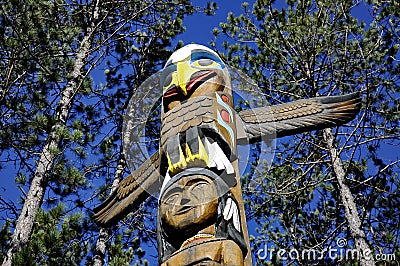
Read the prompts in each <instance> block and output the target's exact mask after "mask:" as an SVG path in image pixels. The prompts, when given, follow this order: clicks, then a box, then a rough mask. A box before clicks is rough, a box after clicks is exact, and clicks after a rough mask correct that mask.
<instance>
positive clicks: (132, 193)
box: [94, 93, 361, 226]
mask: <svg viewBox="0 0 400 266" xmlns="http://www.w3.org/2000/svg"><path fill="white" fill-rule="evenodd" d="M198 102H199V103H200V102H201V101H198ZM201 104H202V105H206V106H205V107H207V108H210V107H209V106H208V105H209V104H208V102H207V101H204V99H203V102H201ZM360 107H361V99H360V97H359V95H358V93H354V94H348V95H344V96H327V97H317V98H311V99H305V100H299V101H295V102H290V103H285V104H281V105H276V106H271V107H262V108H255V109H250V110H244V111H241V112H240V113H239V114H238V115H237V116H236V126H237V133H238V134H237V137H238V142H242V143H244V142H247V141H249V142H256V141H259V140H260V139H261V137H263V136H270V137H274V138H278V137H283V136H288V135H293V134H297V133H301V132H305V131H310V130H316V129H322V128H326V127H334V126H338V125H341V124H344V123H346V122H348V121H350V120H351V119H353V118H354V117H355V116H356V115H357V113H358V112H359V110H360ZM196 108H198V109H202V108H200V105H197V106H196ZM203 115H204V117H201V116H200V117H196V116H192V119H196V118H197V119H200V120H199V122H197V124H201V123H202V122H203V123H208V122H209V121H208V120H207V118H208V116H207V115H205V114H204V113H203ZM177 117H180V116H177ZM202 119H205V120H204V121H203V120H202ZM206 120H207V121H206ZM170 122H171V124H173V123H172V121H170ZM175 122H176V121H175ZM187 122H188V121H186V123H187ZM180 123H184V120H182V121H181V122H180ZM180 123H178V124H174V126H173V127H172V126H170V127H168V128H164V129H163V130H165V131H167V132H168V131H171V132H172V131H174V130H177V128H179V127H178V125H182V124H180ZM192 123H193V122H192V121H191V123H190V125H192ZM194 124H196V123H194ZM197 124H196V125H197ZM192 126H193V125H192ZM164 133H166V132H164ZM166 135H170V134H166ZM159 153H160V152H156V153H155V154H153V156H151V157H150V158H149V159H148V160H147V161H146V162H144V163H143V164H142V165H141V166H140V167H139V168H138V169H137V170H136V171H135V172H134V173H133V174H131V175H130V176H128V177H127V178H125V179H124V180H122V181H121V182H120V183H119V185H118V188H117V189H116V190H115V191H114V192H112V194H111V195H110V197H109V198H108V199H107V200H106V201H104V202H103V203H102V204H101V205H99V206H98V207H97V208H95V210H94V211H95V214H94V220H95V221H96V222H97V223H98V224H100V225H103V226H109V225H112V224H114V223H116V222H117V221H118V220H119V219H120V218H121V217H123V216H124V215H126V214H127V213H129V212H130V211H131V210H132V209H134V207H135V206H138V205H139V204H140V203H142V202H143V201H144V200H146V198H147V197H148V196H149V193H150V192H151V191H153V192H155V191H158V190H159V188H160V187H161V184H162V177H161V176H160V174H159V172H160V171H159V170H160V169H159V167H160V158H159ZM227 214H228V213H227Z"/></svg>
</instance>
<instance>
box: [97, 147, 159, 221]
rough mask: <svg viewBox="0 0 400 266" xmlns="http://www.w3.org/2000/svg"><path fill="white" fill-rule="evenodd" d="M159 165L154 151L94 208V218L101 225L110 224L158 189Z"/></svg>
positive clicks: (157, 154) (157, 156) (157, 155)
mask: <svg viewBox="0 0 400 266" xmlns="http://www.w3.org/2000/svg"><path fill="white" fill-rule="evenodd" d="M159 167H160V162H159V153H158V152H156V153H154V154H153V155H152V156H151V157H150V158H149V159H147V160H146V161H145V162H144V163H143V164H142V165H141V166H140V167H139V168H138V169H137V170H136V171H135V172H133V174H131V175H130V176H128V177H127V178H125V179H124V180H122V181H121V182H120V183H119V185H118V188H117V189H115V190H114V191H113V192H112V193H111V195H110V196H109V197H108V198H107V199H106V200H105V201H104V202H103V203H102V204H100V205H99V206H98V207H96V208H95V209H94V212H95V214H94V217H93V218H94V220H95V221H96V222H97V223H98V224H100V225H103V226H109V225H112V224H114V223H116V222H117V221H118V220H119V219H120V218H122V217H123V216H124V215H126V214H128V213H129V212H130V211H132V209H133V208H134V207H135V206H137V205H139V204H140V203H142V202H143V201H144V200H146V198H147V197H148V196H149V194H151V193H152V192H155V191H158V189H159V187H160V186H161V184H162V180H161V176H160V174H159Z"/></svg>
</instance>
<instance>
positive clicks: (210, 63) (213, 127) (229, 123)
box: [94, 44, 361, 226]
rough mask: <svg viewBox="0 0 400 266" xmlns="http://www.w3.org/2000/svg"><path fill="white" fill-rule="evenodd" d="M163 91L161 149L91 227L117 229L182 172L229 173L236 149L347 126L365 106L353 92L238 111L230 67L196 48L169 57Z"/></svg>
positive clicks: (115, 193)
mask: <svg viewBox="0 0 400 266" xmlns="http://www.w3.org/2000/svg"><path fill="white" fill-rule="evenodd" d="M160 87H161V88H162V91H163V93H162V107H161V108H162V110H161V132H160V146H159V150H158V151H157V152H155V153H154V154H153V155H152V156H150V158H148V159H147V161H145V162H144V163H143V164H142V165H141V166H140V167H139V168H138V169H136V170H135V171H134V172H133V173H132V174H131V175H129V176H128V177H127V178H125V179H124V180H122V181H121V182H120V183H119V185H118V187H117V188H116V189H115V190H114V191H113V192H112V193H111V195H110V196H109V198H108V199H106V200H105V201H104V202H103V203H102V204H101V205H99V206H98V207H97V208H95V210H94V212H95V214H94V220H95V221H96V222H97V223H98V224H100V225H103V226H109V225H112V224H114V223H116V222H117V221H118V220H119V219H121V218H122V217H123V216H124V215H126V214H127V213H129V212H130V211H132V209H133V208H134V207H135V206H137V205H138V204H140V203H141V202H143V201H144V200H145V199H146V198H147V197H148V196H149V194H148V191H155V190H160V189H161V191H162V190H163V187H165V184H166V183H167V182H168V180H171V179H172V178H173V177H174V176H176V175H178V174H179V173H181V172H182V171H185V169H190V168H203V169H208V170H211V171H214V172H216V173H220V172H221V171H225V172H226V173H228V174H230V173H231V172H233V171H234V168H233V166H232V161H234V160H235V159H236V158H237V154H236V148H235V147H236V145H237V144H238V143H254V142H257V141H260V140H262V138H263V137H265V136H272V137H274V138H279V137H283V136H288V135H293V134H298V133H302V132H306V131H311V130H317V129H322V128H326V127H334V126H338V125H342V124H344V123H346V122H348V121H350V120H352V119H353V118H354V117H355V116H356V115H357V113H358V112H359V110H360V107H361V99H360V97H359V95H358V94H357V93H353V94H348V95H344V96H325V97H316V98H310V99H303V100H298V101H294V102H289V103H285V104H280V105H275V106H268V107H260V108H254V109H248V110H243V111H240V112H235V109H234V108H233V107H234V97H233V96H232V88H231V80H230V73H229V71H228V68H227V66H226V65H225V64H224V63H223V61H222V60H221V58H220V57H219V56H218V54H217V53H216V52H214V51H213V50H211V49H209V48H207V47H205V46H201V45H197V44H190V45H187V46H185V47H183V48H181V49H179V50H178V51H176V52H174V53H173V54H172V55H171V57H170V59H169V60H168V61H167V63H166V64H165V67H164V69H163V70H162V74H161V79H160Z"/></svg>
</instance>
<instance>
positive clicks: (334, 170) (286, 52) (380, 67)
mask: <svg viewBox="0 0 400 266" xmlns="http://www.w3.org/2000/svg"><path fill="white" fill-rule="evenodd" d="M356 8H364V10H365V11H364V12H365V13H366V14H368V12H369V13H370V14H373V16H372V17H371V21H370V22H367V21H362V20H358V19H357V18H356V17H355V16H354V15H353V14H354V11H355V10H356ZM243 10H244V12H243V14H242V15H239V16H237V17H235V16H233V15H232V14H230V15H229V16H228V21H227V23H221V28H220V29H216V30H215V34H216V35H219V34H221V33H222V34H225V35H226V36H228V38H229V40H228V41H226V42H225V43H224V44H223V47H225V49H226V53H225V54H226V55H225V56H226V57H225V58H226V60H227V61H228V62H230V64H232V65H233V66H236V67H238V68H241V69H242V70H243V71H245V72H246V73H247V74H248V75H249V76H250V77H251V78H252V79H254V80H255V81H256V82H257V84H258V86H259V88H260V89H261V91H262V92H263V93H264V94H265V95H267V97H268V100H269V102H270V103H271V104H277V103H281V102H287V101H290V100H294V99H300V98H309V97H314V96H318V95H340V94H344V93H348V92H354V91H359V92H360V93H361V95H362V97H363V101H364V104H365V105H364V108H363V111H362V112H361V113H360V115H359V116H358V117H357V118H356V119H355V120H354V121H352V122H350V123H348V124H347V125H345V126H343V127H339V128H337V129H326V130H322V131H317V132H312V133H307V134H301V135H297V136H294V137H287V138H284V139H282V140H279V141H278V145H277V150H276V153H275V158H274V164H273V165H272V166H270V165H268V166H267V167H269V170H268V171H267V169H268V168H265V170H264V171H262V168H261V169H260V168H258V171H256V172H255V174H254V176H253V177H252V179H249V178H244V180H243V189H244V191H245V194H246V195H247V201H248V202H251V204H248V209H249V211H250V214H249V216H250V217H252V218H254V220H255V221H257V223H258V224H259V226H260V227H259V228H258V233H259V235H258V236H257V237H255V238H254V241H253V244H254V250H257V249H258V248H262V247H264V246H263V245H264V244H266V245H267V246H270V247H275V248H283V249H286V250H290V249H292V248H294V249H296V250H298V251H300V252H301V251H302V250H303V251H304V250H317V251H318V252H319V253H318V254H321V253H322V252H323V250H324V249H325V248H328V247H332V248H338V249H340V247H339V245H341V244H342V243H339V241H338V240H339V239H342V238H344V239H346V240H347V243H346V246H344V248H345V249H352V248H354V249H357V250H358V251H359V252H366V251H367V250H369V249H371V250H372V254H376V253H378V254H384V253H387V254H394V253H396V254H397V252H398V250H399V242H398V238H397V237H396V236H398V234H399V231H398V226H397V225H396V224H397V223H398V222H399V216H398V215H397V213H398V212H397V207H395V205H392V204H387V203H388V202H389V201H390V202H391V203H395V202H398V200H399V193H398V185H399V180H398V172H399V160H398V158H396V157H395V156H394V155H392V156H389V158H386V157H385V155H383V153H384V152H385V149H392V150H393V148H391V147H393V146H391V145H398V144H399V143H398V140H399V131H398V128H399V127H398V116H399V114H398V107H396V106H398V99H399V97H398V96H399V80H398V71H399V64H398V47H399V43H398V40H399V39H398V27H395V26H394V25H396V23H397V22H398V20H399V16H398V14H399V5H398V4H396V3H395V2H394V1H386V2H384V3H381V2H379V3H378V1H375V2H373V3H369V5H364V4H363V3H356V4H354V3H353V1H342V2H340V3H337V2H335V1H286V4H284V5H283V4H281V5H278V3H275V2H274V1H261V0H260V1H255V4H254V6H253V8H252V9H250V8H249V5H248V4H247V3H245V4H244V5H243ZM366 23H368V24H366ZM217 42H218V38H217ZM214 45H215V46H216V43H214ZM388 114H391V115H388ZM381 153H382V154H381ZM257 163H258V162H255V164H257ZM250 181H251V182H250ZM255 183H257V184H258V187H257V188H256V191H257V193H254V192H255V191H254V184H255ZM246 192H247V193H246ZM386 199H387V200H386ZM383 201H384V202H386V205H385V204H382V203H383ZM389 213H391V214H389ZM387 234H389V235H390V237H386V235H387ZM311 255H312V254H311ZM285 259H286V260H285ZM347 259H348V260H346V259H341V260H340V259H339V258H338V257H336V258H331V257H329V256H328V254H324V256H323V258H322V260H321V258H315V257H311V258H309V257H306V258H304V257H301V256H299V257H298V258H292V259H290V258H288V254H287V253H286V258H284V259H282V258H279V256H277V254H276V253H274V254H273V256H271V257H270V258H268V259H267V260H262V259H259V260H258V261H257V264H260V265H261V264H268V263H272V264H274V265H278V264H286V263H289V261H290V262H296V263H298V264H302V265H303V264H304V265H309V264H310V263H335V264H349V265H350V264H351V265H353V264H354V263H355V261H356V260H358V259H357V258H354V259H351V258H347ZM359 263H360V264H361V265H372V264H373V263H374V260H373V259H371V260H367V259H364V258H359ZM387 263H394V262H393V261H392V262H390V261H387Z"/></svg>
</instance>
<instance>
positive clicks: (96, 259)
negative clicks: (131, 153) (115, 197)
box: [93, 146, 125, 266]
mask: <svg viewBox="0 0 400 266" xmlns="http://www.w3.org/2000/svg"><path fill="white" fill-rule="evenodd" d="M121 150H122V146H121ZM120 154H121V158H119V160H118V165H117V170H116V171H115V175H114V181H113V184H112V186H111V190H110V194H112V193H113V192H114V190H116V189H117V188H118V184H119V181H120V180H121V178H122V174H123V173H124V168H125V160H124V158H123V155H122V154H123V153H122V151H121V152H120ZM110 234H111V232H110V230H108V229H106V228H102V229H100V234H99V238H98V239H97V242H96V248H95V250H94V256H93V266H103V265H104V263H105V257H106V252H107V242H108V239H109V238H110Z"/></svg>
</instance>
